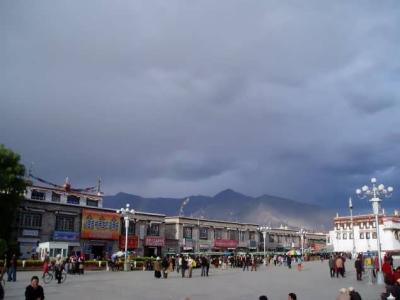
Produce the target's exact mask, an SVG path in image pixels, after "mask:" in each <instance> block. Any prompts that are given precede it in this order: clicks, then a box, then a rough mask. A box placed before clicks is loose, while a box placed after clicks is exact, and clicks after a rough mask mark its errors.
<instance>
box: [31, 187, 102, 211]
mask: <svg viewBox="0 0 400 300" xmlns="http://www.w3.org/2000/svg"><path fill="white" fill-rule="evenodd" d="M31 199H33V200H41V201H44V200H46V193H45V192H43V191H40V190H32V192H31ZM81 200H83V199H81V198H80V197H78V196H75V195H68V196H67V203H69V204H76V205H79V204H80V203H81ZM51 201H52V202H60V201H61V194H59V193H56V192H52V193H51ZM86 206H92V207H98V206H99V202H98V201H97V200H93V199H90V198H87V199H86Z"/></svg>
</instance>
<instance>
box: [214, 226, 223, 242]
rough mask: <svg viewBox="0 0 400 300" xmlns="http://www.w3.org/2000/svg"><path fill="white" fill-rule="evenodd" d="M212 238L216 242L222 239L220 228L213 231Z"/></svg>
mask: <svg viewBox="0 0 400 300" xmlns="http://www.w3.org/2000/svg"><path fill="white" fill-rule="evenodd" d="M214 238H215V239H216V240H220V239H222V229H220V228H216V229H215V231H214Z"/></svg>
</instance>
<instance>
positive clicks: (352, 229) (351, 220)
mask: <svg viewBox="0 0 400 300" xmlns="http://www.w3.org/2000/svg"><path fill="white" fill-rule="evenodd" d="M349 209H350V222H351V232H352V234H353V253H352V257H353V258H354V257H355V256H356V238H355V236H354V223H353V202H352V200H351V197H349Z"/></svg>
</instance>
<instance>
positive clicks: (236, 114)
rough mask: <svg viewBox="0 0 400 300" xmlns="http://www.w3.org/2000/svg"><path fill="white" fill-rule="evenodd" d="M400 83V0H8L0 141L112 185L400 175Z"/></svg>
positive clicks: (187, 189) (152, 189) (1, 57)
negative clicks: (99, 178)
mask: <svg viewBox="0 0 400 300" xmlns="http://www.w3.org/2000/svg"><path fill="white" fill-rule="evenodd" d="M399 83H400V2H399V1H384V2H376V1H319V0H318V1H282V0H279V1H254V0H253V1H252V0H250V1H235V0H229V1H225V0H219V1H208V0H204V1H203V0H202V1H187V0H185V1H184V0H181V1H175V0H169V1H164V0H161V1H152V0H145V1H131V0H126V1H125V0H121V1H118V0H117V1H103V0H96V1H92V0H87V1H70V0H68V1H66V0H65V1H52V0H51V1H43V0H38V1H18V0H3V1H1V2H0V116H1V117H0V143H2V144H4V145H5V146H7V147H9V148H11V149H13V150H14V151H16V152H18V153H20V154H21V157H22V161H23V162H24V163H25V164H26V165H27V167H29V166H30V165H31V164H32V163H33V173H34V174H36V175H37V176H40V177H43V178H46V179H48V180H51V181H54V182H57V183H62V182H63V181H64V178H65V177H66V176H69V178H70V180H71V182H72V185H73V186H75V187H85V186H90V185H93V184H95V183H96V178H97V177H98V176H100V177H101V178H102V182H103V191H104V192H105V194H108V195H110V194H114V193H117V192H119V191H124V192H128V193H134V194H138V195H142V196H174V197H184V196H187V195H195V194H202V195H213V194H216V193H218V192H219V191H221V190H223V189H226V188H232V189H234V190H236V191H238V192H242V193H244V194H248V195H252V196H257V195H262V194H270V195H277V196H282V197H287V198H291V199H295V200H299V201H304V202H310V203H317V204H321V205H326V206H332V205H333V206H335V205H339V204H338V203H344V205H345V203H346V201H347V198H348V197H349V196H355V195H354V191H355V189H356V188H358V187H359V186H362V185H364V184H368V182H369V179H370V178H371V177H373V176H375V177H377V178H378V181H380V182H383V183H384V184H386V185H392V186H394V188H395V191H396V188H397V189H398V190H399V189H400V185H399V183H400V171H399V154H400V143H399V141H400V84H399ZM399 198H400V196H398V195H397V194H396V193H394V195H393V197H392V199H391V200H387V201H391V202H395V201H397V199H399Z"/></svg>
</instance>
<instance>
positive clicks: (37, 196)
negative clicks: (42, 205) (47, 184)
mask: <svg viewBox="0 0 400 300" xmlns="http://www.w3.org/2000/svg"><path fill="white" fill-rule="evenodd" d="M31 199H32V200H46V193H45V192H42V191H38V190H32V193H31Z"/></svg>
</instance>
